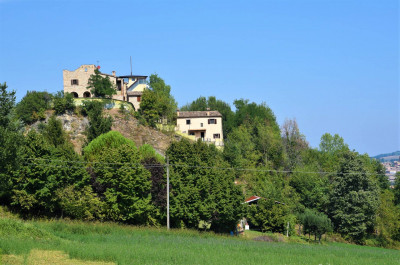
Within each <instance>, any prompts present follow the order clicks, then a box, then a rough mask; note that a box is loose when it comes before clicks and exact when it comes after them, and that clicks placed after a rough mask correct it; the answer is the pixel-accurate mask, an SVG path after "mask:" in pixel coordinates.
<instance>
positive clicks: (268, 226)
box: [247, 199, 289, 233]
mask: <svg viewBox="0 0 400 265" xmlns="http://www.w3.org/2000/svg"><path fill="white" fill-rule="evenodd" d="M247 210H248V214H247V219H248V221H249V223H250V225H251V226H252V227H255V228H258V229H260V230H261V231H262V232H265V231H269V232H278V233H283V232H284V231H285V227H286V223H287V219H288V216H287V215H288V214H289V208H288V207H287V206H286V205H285V204H281V203H277V202H275V201H274V200H272V199H260V200H258V202H257V204H253V205H249V206H248V208H247Z"/></svg>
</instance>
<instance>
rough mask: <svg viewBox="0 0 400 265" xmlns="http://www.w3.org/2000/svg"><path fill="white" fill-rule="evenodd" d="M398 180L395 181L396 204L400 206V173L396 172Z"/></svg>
mask: <svg viewBox="0 0 400 265" xmlns="http://www.w3.org/2000/svg"><path fill="white" fill-rule="evenodd" d="M395 176H396V179H395V181H394V189H393V192H394V203H395V204H396V205H400V172H396V175H395Z"/></svg>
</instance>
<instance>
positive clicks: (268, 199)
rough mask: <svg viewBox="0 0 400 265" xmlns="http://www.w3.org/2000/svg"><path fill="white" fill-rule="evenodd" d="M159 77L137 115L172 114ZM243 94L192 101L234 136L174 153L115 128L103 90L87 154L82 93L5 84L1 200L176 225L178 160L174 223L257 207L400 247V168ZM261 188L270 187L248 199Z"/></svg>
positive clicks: (219, 228) (23, 208)
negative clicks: (65, 123) (313, 139)
mask: <svg viewBox="0 0 400 265" xmlns="http://www.w3.org/2000/svg"><path fill="white" fill-rule="evenodd" d="M149 85H150V89H149V90H146V91H145V92H144V95H143V100H142V105H141V107H143V109H141V111H140V112H139V114H137V115H139V117H141V118H143V119H145V121H146V122H147V123H148V124H151V125H154V124H155V123H157V122H160V120H161V121H162V120H168V122H171V121H172V120H173V119H174V114H175V109H176V103H175V100H174V99H173V97H172V96H171V94H170V86H168V85H166V84H165V82H164V81H163V80H162V79H161V78H159V77H158V76H157V75H152V76H151V77H150V83H149ZM234 105H235V111H232V110H231V108H230V106H229V104H226V103H225V102H223V101H221V100H217V99H216V98H215V97H209V98H208V99H207V98H205V97H200V98H199V99H197V100H195V101H194V102H193V103H191V104H188V105H187V106H184V107H183V108H182V109H184V110H205V109H207V108H210V109H213V110H218V111H220V112H221V113H222V114H223V115H224V133H225V135H224V138H225V141H224V144H225V146H224V148H223V149H222V150H220V149H217V148H216V147H215V146H214V145H207V144H205V143H203V142H201V141H198V142H190V141H188V140H184V139H183V140H180V141H174V142H172V144H171V145H170V146H169V148H168V150H167V153H166V155H167V156H168V164H167V159H165V158H164V157H163V156H162V155H161V154H159V153H157V152H156V151H155V150H154V149H153V148H152V147H151V146H150V145H147V144H145V145H142V146H141V147H139V148H137V146H136V144H135V143H134V142H132V141H130V140H128V139H126V138H125V137H123V136H122V135H121V134H119V133H117V132H115V131H111V125H112V119H111V117H106V116H105V115H104V113H103V109H104V103H102V102H98V101H96V100H91V101H86V102H83V105H82V106H81V107H80V108H81V110H82V114H83V115H87V116H88V119H89V126H88V128H87V143H86V146H85V148H84V149H83V154H82V155H81V154H78V153H76V152H75V151H74V148H73V146H72V144H71V142H70V139H69V137H68V134H67V133H66V132H65V131H64V130H63V127H62V124H61V122H60V120H59V118H58V117H57V115H59V114H62V113H65V112H67V111H69V112H71V111H72V110H74V109H75V107H74V104H73V99H72V97H71V95H68V94H66V95H62V93H57V94H55V95H51V94H48V93H46V92H28V93H27V95H26V96H25V97H24V98H23V99H22V100H21V102H19V103H18V104H17V105H15V93H14V92H13V91H11V92H9V91H7V86H6V84H5V83H4V84H0V202H1V203H2V204H6V205H9V206H11V207H12V208H13V209H14V210H15V211H18V212H19V213H21V214H23V215H25V216H47V217H62V216H65V217H69V218H75V219H85V220H104V221H117V222H123V223H129V224H137V225H155V226H159V225H164V224H165V223H166V197H167V193H166V187H167V183H166V171H167V170H166V169H167V167H169V172H170V220H171V227H175V228H178V227H179V228H184V227H187V228H199V229H211V230H213V231H215V232H229V231H232V230H234V228H235V227H236V225H237V223H238V221H239V220H241V219H242V218H246V219H247V221H248V223H249V224H250V226H251V228H252V229H259V230H261V231H267V232H279V233H286V232H287V233H288V234H289V235H293V234H294V233H300V232H301V231H295V230H294V228H295V227H296V225H301V227H302V228H303V231H302V232H303V234H309V235H314V238H315V239H319V240H320V239H321V237H322V235H323V234H326V233H330V232H331V231H332V232H333V233H337V234H341V235H342V237H343V238H345V239H347V240H349V241H352V242H357V243H360V244H370V242H371V241H372V242H375V243H374V244H375V245H379V246H387V247H396V246H397V247H399V245H400V243H399V242H398V241H399V240H400V214H399V213H400V180H399V179H400V176H399V174H397V179H396V182H395V184H394V187H393V188H390V184H389V182H388V179H387V177H386V176H385V175H384V173H385V172H384V168H383V167H382V165H381V164H380V163H379V161H376V160H372V159H370V158H369V156H368V155H367V154H364V155H362V154H359V153H357V152H355V151H351V150H350V149H349V147H348V145H347V144H346V143H345V141H344V139H343V138H342V137H340V136H339V135H337V134H335V135H331V134H329V133H326V134H324V135H322V137H321V142H320V145H319V148H318V149H316V148H315V149H314V148H311V147H310V146H309V145H308V143H307V141H306V138H305V136H304V135H303V134H302V133H301V132H300V129H299V127H298V124H297V122H296V121H295V120H286V121H285V123H284V124H283V125H282V126H281V127H280V126H279V125H278V123H277V121H276V117H275V115H274V113H273V112H272V110H271V109H270V108H269V107H268V106H267V105H266V104H265V103H262V104H257V103H254V102H251V103H250V102H249V101H248V100H244V99H240V100H236V101H234ZM51 109H53V110H54V111H51ZM46 110H49V111H48V112H46V113H45V111H46ZM52 112H53V115H51V113H52ZM45 118H46V122H42V123H40V122H38V124H33V125H32V123H34V122H35V121H37V120H40V119H45ZM23 123H25V124H28V125H29V126H26V127H24V126H23V125H24V124H23ZM24 128H25V129H26V131H24ZM35 128H38V129H35ZM253 195H256V196H259V197H261V198H262V199H260V200H258V201H257V203H254V204H251V205H248V204H244V203H243V202H244V199H245V198H248V197H250V196H253ZM288 227H289V228H288ZM297 227H298V226H297Z"/></svg>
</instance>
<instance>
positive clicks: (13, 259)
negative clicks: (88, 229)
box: [1, 249, 115, 265]
mask: <svg viewBox="0 0 400 265" xmlns="http://www.w3.org/2000/svg"><path fill="white" fill-rule="evenodd" d="M1 261H2V264H12V265H19V264H28V265H42V264H43V265H45V264H46V265H47V264H57V265H114V264H115V263H113V262H102V261H86V260H77V259H70V258H69V255H68V254H65V253H64V252H62V251H48V250H39V249H32V250H31V252H30V253H29V256H28V257H27V259H26V262H25V261H24V257H23V256H16V255H3V256H2V260H1Z"/></svg>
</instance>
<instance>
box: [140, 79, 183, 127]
mask: <svg viewBox="0 0 400 265" xmlns="http://www.w3.org/2000/svg"><path fill="white" fill-rule="evenodd" d="M176 109H177V103H176V101H175V99H174V97H173V96H172V95H171V86H169V85H167V84H165V81H164V80H163V79H162V78H160V77H159V76H158V75H157V74H152V75H151V76H150V81H149V88H148V89H146V90H145V91H144V92H143V95H142V99H141V102H140V109H139V115H141V116H143V118H144V119H145V120H146V121H147V123H148V124H149V125H151V126H155V124H156V123H157V122H158V121H159V120H161V119H166V120H167V121H168V122H169V123H172V122H173V121H174V119H175V115H176V113H175V111H176Z"/></svg>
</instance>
